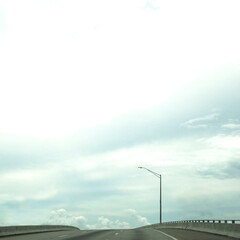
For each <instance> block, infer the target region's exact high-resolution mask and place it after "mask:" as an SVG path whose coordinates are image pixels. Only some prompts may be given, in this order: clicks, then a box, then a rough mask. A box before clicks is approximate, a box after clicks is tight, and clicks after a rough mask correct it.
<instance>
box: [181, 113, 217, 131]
mask: <svg viewBox="0 0 240 240" xmlns="http://www.w3.org/2000/svg"><path fill="white" fill-rule="evenodd" d="M218 116H219V113H212V114H208V115H205V116H203V117H199V118H194V119H191V120H188V121H186V122H185V123H183V124H181V125H182V126H184V127H187V128H206V127H208V126H209V122H211V121H213V120H216V119H217V117H218Z"/></svg>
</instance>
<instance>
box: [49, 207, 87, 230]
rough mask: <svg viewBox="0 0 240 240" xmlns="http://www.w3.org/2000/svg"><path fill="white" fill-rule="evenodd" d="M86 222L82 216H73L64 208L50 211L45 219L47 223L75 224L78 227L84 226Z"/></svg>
mask: <svg viewBox="0 0 240 240" xmlns="http://www.w3.org/2000/svg"><path fill="white" fill-rule="evenodd" d="M86 222H87V219H86V218H85V217H84V216H74V215H72V214H70V213H68V212H67V211H66V210H65V209H58V210H55V211H52V212H51V213H50V215H49V217H48V220H47V223H48V224H55V225H70V226H76V227H78V228H80V229H81V228H84V227H85V225H86Z"/></svg>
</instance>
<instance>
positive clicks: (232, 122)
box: [222, 119, 240, 130]
mask: <svg viewBox="0 0 240 240" xmlns="http://www.w3.org/2000/svg"><path fill="white" fill-rule="evenodd" d="M222 128H223V129H230V130H238V129H240V123H239V120H238V119H228V123H225V124H223V125H222Z"/></svg>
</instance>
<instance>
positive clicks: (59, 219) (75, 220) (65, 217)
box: [47, 209, 130, 229]
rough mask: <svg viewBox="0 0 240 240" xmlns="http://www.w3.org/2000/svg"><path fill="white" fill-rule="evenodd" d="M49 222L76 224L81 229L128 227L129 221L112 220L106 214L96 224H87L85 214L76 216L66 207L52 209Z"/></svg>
mask: <svg viewBox="0 0 240 240" xmlns="http://www.w3.org/2000/svg"><path fill="white" fill-rule="evenodd" d="M47 224H60V225H71V226H76V227H78V228H80V229H123V228H124V229H126V228H130V225H129V223H127V222H124V221H123V222H121V221H119V220H115V221H112V220H110V219H108V218H106V217H104V216H101V217H98V219H97V223H96V224H87V219H86V218H85V217H84V216H75V215H73V214H70V213H68V212H67V211H66V210H65V209H58V210H55V211H52V212H51V213H50V215H49V217H48V220H47Z"/></svg>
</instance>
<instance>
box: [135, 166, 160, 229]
mask: <svg viewBox="0 0 240 240" xmlns="http://www.w3.org/2000/svg"><path fill="white" fill-rule="evenodd" d="M138 168H139V169H145V170H147V171H149V172H150V173H152V174H153V175H154V176H156V177H158V178H159V186H160V189H159V190H160V201H159V222H160V224H161V223H162V175H161V174H159V173H156V172H153V171H152V170H150V169H148V168H145V167H138Z"/></svg>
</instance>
